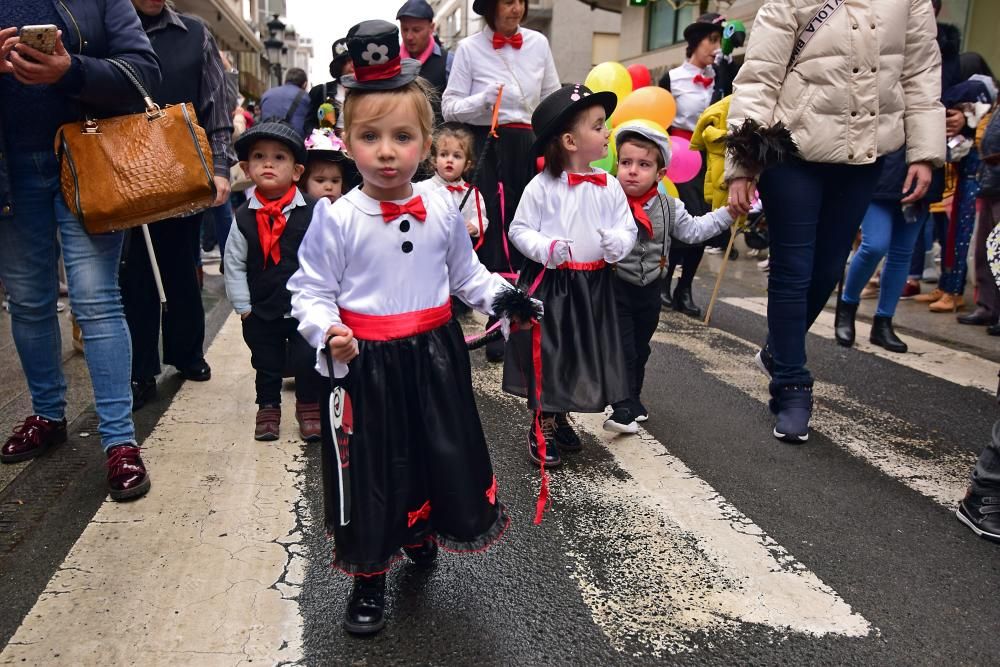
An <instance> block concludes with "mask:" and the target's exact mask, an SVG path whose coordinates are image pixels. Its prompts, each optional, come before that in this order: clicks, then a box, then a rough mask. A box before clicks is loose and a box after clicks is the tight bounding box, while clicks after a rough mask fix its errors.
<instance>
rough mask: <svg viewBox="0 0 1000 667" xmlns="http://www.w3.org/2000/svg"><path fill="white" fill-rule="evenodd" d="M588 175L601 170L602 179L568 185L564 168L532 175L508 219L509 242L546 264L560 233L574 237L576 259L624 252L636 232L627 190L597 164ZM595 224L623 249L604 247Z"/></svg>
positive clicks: (619, 256)
mask: <svg viewBox="0 0 1000 667" xmlns="http://www.w3.org/2000/svg"><path fill="white" fill-rule="evenodd" d="M591 175H594V176H597V177H598V178H600V177H601V176H603V177H604V181H605V185H603V186H602V185H597V184H595V183H591V182H582V183H578V184H576V185H570V183H569V176H568V175H567V173H566V172H563V173H562V174H560V175H559V177H558V178H557V177H555V176H553V175H552V174H550V173H549V172H548V171H543V172H542V173H540V174H538V175H536V176H535V177H534V178H533V179H531V182H530V183H528V185H527V187H525V188H524V194H522V195H521V202H520V203H519V204H518V206H517V212H516V213H515V214H514V219H513V220H512V221H511V223H510V232H509V235H510V242H511V243H512V244H513V245H514V247H515V248H517V249H518V250H520V251H521V254H523V255H524V256H525V257H528V258H530V259H532V260H534V261H536V262H538V263H539V264H544V263H545V262H546V260H547V259H548V257H549V247H550V246H551V244H552V241H553V240H556V239H558V240H569V241H572V243H571V244H570V250H571V251H572V253H573V260H572V261H574V262H579V263H585V262H596V261H598V260H601V259H603V260H604V261H606V262H609V263H614V262H617V261H619V260H621V259H622V258H623V257H625V256H626V255H628V253H629V252H630V251H631V250H632V246H634V245H635V239H636V235H637V234H638V233H639V232H638V228H637V227H636V226H635V220H634V219H633V218H632V210H631V209H630V208H629V205H628V198H626V197H625V191H624V190H622V186H621V184H620V183H618V179H616V178H615V177H614V176H611V175H610V174H608V173H607V172H605V171H603V170H601V169H595V170H594V171H593V172H591V173H590V174H586V175H585V176H591ZM599 229H601V230H604V233H605V234H606V235H610V236H611V237H614V239H615V243H614V245H615V246H617V248H618V249H619V250H620V251H621V252H615V253H614V254H612V255H607V254H606V253H605V251H604V249H603V248H602V246H601V233H600V232H599V231H598V230H599ZM549 266H551V263H550V264H549Z"/></svg>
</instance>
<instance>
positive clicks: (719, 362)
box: [653, 316, 976, 509]
mask: <svg viewBox="0 0 1000 667" xmlns="http://www.w3.org/2000/svg"><path fill="white" fill-rule="evenodd" d="M653 340H654V341H656V342H659V343H665V344H667V345H670V346H671V347H675V348H678V349H679V350H681V351H682V352H687V353H689V354H692V355H694V356H695V357H696V358H697V359H698V360H699V362H701V364H702V368H703V370H704V371H706V372H707V373H709V374H711V375H713V376H715V377H717V378H718V379H719V380H721V381H722V382H724V383H726V384H728V385H730V386H732V387H734V388H736V389H739V390H740V391H742V392H743V393H745V394H747V395H748V396H750V397H752V398H755V399H756V400H758V401H759V402H760V403H762V404H764V405H767V402H768V400H769V398H770V395H769V393H768V383H767V378H766V377H765V376H764V374H763V373H761V372H760V371H759V370H757V367H756V365H755V364H754V362H753V355H754V354H756V352H757V350H758V349H759V345H758V344H757V343H751V342H748V341H745V340H743V339H742V338H740V337H738V336H735V335H733V334H730V333H728V332H726V331H722V330H721V329H715V328H711V327H705V326H702V325H701V324H700V323H696V322H692V321H691V320H690V319H688V318H683V317H681V316H671V319H669V320H668V321H667V322H666V324H663V323H661V325H660V329H659V330H658V331H657V332H656V334H654V336H653ZM813 395H814V397H815V398H816V405H815V407H814V409H813V414H812V420H811V422H810V427H811V429H812V430H813V431H817V432H819V433H822V434H824V435H825V436H827V437H828V438H829V439H830V440H831V441H832V442H833V443H834V444H835V445H837V446H839V447H842V448H843V449H845V450H846V451H848V452H850V453H851V454H852V455H854V456H857V457H858V458H860V459H862V460H864V461H866V462H867V463H869V464H871V465H872V466H874V467H875V468H877V469H878V470H881V471H882V472H883V473H885V474H886V475H888V476H890V477H892V478H894V479H896V480H898V481H900V482H902V483H903V484H905V485H906V486H908V487H910V488H911V489H913V490H915V491H917V492H919V493H921V494H923V495H925V496H927V497H928V498H931V499H932V500H934V501H936V502H938V503H940V504H941V505H943V506H944V507H947V508H949V509H950V508H953V507H954V506H955V503H956V502H958V500H959V499H961V498H962V496H963V495H964V493H965V487H966V486H967V484H968V476H969V470H970V469H971V467H972V465H973V464H974V463H975V460H976V459H975V456H973V455H972V454H970V453H968V452H967V451H965V450H962V449H959V448H956V447H955V446H954V445H953V443H951V442H938V441H934V440H932V439H931V437H930V436H929V434H928V433H927V432H926V431H924V430H922V429H918V428H916V427H915V426H913V425H912V424H910V423H908V422H906V421H903V420H902V419H900V418H898V417H897V416H896V415H894V414H892V413H891V412H888V411H886V410H883V409H881V407H880V406H878V405H872V404H869V403H864V402H861V401H858V400H855V399H853V398H852V397H851V392H850V390H849V387H844V386H840V385H837V384H833V383H831V382H825V381H823V380H816V381H815V382H814V385H813ZM767 418H768V419H769V418H770V415H768V417H767ZM775 446H778V445H775Z"/></svg>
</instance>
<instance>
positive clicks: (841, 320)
mask: <svg viewBox="0 0 1000 667" xmlns="http://www.w3.org/2000/svg"><path fill="white" fill-rule="evenodd" d="M857 314H858V304H856V303H846V302H844V301H838V302H837V314H836V315H834V317H833V335H834V336H835V337H836V338H837V342H838V343H840V344H841V345H843V346H844V347H851V346H852V345H854V318H855V316H857ZM872 332H873V333H874V329H873V330H872Z"/></svg>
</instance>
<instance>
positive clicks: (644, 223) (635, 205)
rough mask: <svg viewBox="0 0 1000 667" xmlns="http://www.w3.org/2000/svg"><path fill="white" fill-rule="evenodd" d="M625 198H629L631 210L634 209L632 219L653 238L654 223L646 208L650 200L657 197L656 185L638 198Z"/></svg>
mask: <svg viewBox="0 0 1000 667" xmlns="http://www.w3.org/2000/svg"><path fill="white" fill-rule="evenodd" d="M625 196H626V197H627V198H628V205H629V208H631V209H632V217H634V218H635V221H636V222H637V223H639V225H640V226H641V227H642V228H643V229H645V230H646V233H647V234H649V238H653V222H652V221H651V220H650V219H649V215H648V214H647V213H646V208H645V207H646V204H648V203H649V200H650V199H652V198H653V197H655V196H656V184H655V183H654V184H653V187H651V188H650V189H649V190H647V191H646V193H645V194H642V195H639V196H638V197H631V196H629V195H625Z"/></svg>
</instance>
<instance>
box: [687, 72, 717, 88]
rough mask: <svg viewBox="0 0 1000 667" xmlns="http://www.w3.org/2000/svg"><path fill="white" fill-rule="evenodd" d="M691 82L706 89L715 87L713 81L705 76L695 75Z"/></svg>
mask: <svg viewBox="0 0 1000 667" xmlns="http://www.w3.org/2000/svg"><path fill="white" fill-rule="evenodd" d="M691 80H692V81H694V82H695V83H700V84H701V85H703V86H704V87H706V88H711V87H712V86H713V85H715V79H709V78H708V77H707V76H702V75H701V74H695V75H694V78H693V79H691Z"/></svg>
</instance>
